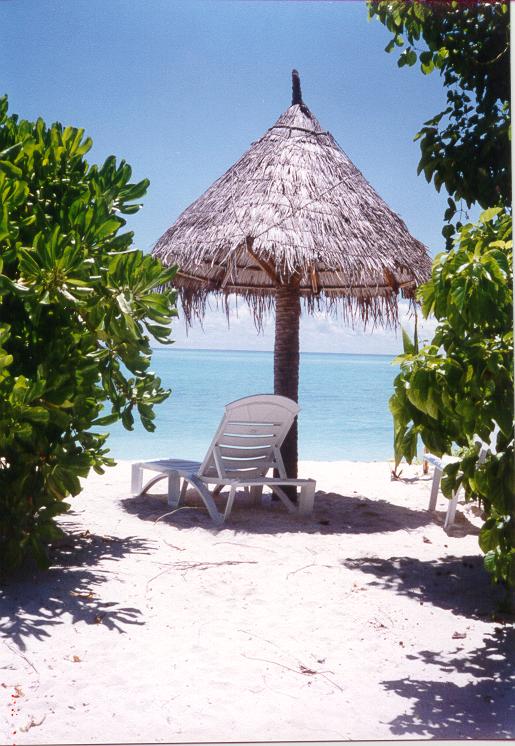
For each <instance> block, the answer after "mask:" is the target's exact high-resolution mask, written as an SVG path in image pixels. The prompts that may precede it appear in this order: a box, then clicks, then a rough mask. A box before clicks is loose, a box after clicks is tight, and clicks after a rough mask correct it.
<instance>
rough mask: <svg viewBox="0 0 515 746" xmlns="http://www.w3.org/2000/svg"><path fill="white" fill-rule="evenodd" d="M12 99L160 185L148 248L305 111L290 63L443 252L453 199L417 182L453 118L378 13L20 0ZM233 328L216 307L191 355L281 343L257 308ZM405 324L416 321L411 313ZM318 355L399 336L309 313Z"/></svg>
mask: <svg viewBox="0 0 515 746" xmlns="http://www.w3.org/2000/svg"><path fill="white" fill-rule="evenodd" d="M0 24H1V27H2V30H3V33H2V37H3V39H2V45H1V48H0V64H1V70H2V76H1V86H0V92H3V91H5V92H6V93H7V94H8V95H9V100H10V108H11V111H14V112H17V113H18V114H20V115H21V116H22V117H25V118H36V117H38V116H42V117H43V118H44V119H45V120H47V121H56V120H57V121H61V122H63V123H64V124H72V125H76V126H81V127H84V128H85V129H86V132H87V134H88V135H90V136H91V137H92V138H93V142H94V148H93V150H92V151H91V152H90V154H89V159H90V160H91V161H102V160H103V159H104V158H105V157H107V156H108V155H110V154H114V155H116V156H117V157H119V158H124V159H125V160H127V161H128V162H129V163H130V164H131V165H132V166H133V170H134V178H135V179H140V178H143V177H148V178H149V179H150V182H151V184H150V188H149V191H148V194H147V196H146V197H145V199H144V208H143V210H142V211H141V212H140V213H138V215H136V216H134V217H133V218H132V219H131V222H130V227H131V228H132V229H133V230H134V231H135V242H136V245H138V246H139V247H141V248H143V249H145V250H148V249H150V248H151V246H152V245H153V243H154V242H155V241H156V240H157V239H158V238H159V236H160V235H161V234H162V233H163V232H164V231H165V230H166V229H167V228H168V227H169V226H170V225H171V224H172V223H173V222H174V220H175V219H176V218H177V216H178V215H179V214H180V212H181V211H182V210H183V209H184V208H185V207H187V206H188V205H189V204H190V203H191V202H192V201H193V200H194V199H196V198H197V197H198V196H199V195H200V194H201V193H202V192H203V191H204V190H205V189H206V188H207V187H208V186H209V185H210V184H211V183H212V182H213V181H214V180H215V179H216V178H217V177H218V176H220V175H221V174H222V173H223V172H224V171H225V170H226V169H227V168H228V167H229V166H230V165H231V164H232V163H234V161H235V160H236V159H237V158H239V156H240V155H241V154H242V153H243V152H244V151H245V150H246V149H247V148H248V147H249V145H250V143H251V142H253V141H254V140H256V139H257V138H259V137H260V136H261V135H262V134H263V132H264V131H265V130H266V129H267V128H268V127H270V126H271V125H272V124H273V123H274V121H275V120H276V119H277V117H278V116H279V115H280V114H281V113H282V112H283V111H284V110H285V109H286V108H288V106H289V105H290V98H291V78H290V75H291V69H292V68H293V67H296V68H297V69H298V70H299V72H300V75H301V81H302V90H303V97H304V100H305V101H306V103H307V104H308V106H309V107H310V108H311V110H312V111H313V113H314V114H315V115H316V116H317V118H318V119H319V120H320V122H321V124H322V126H323V127H324V128H327V129H329V130H330V131H331V132H332V134H333V135H334V136H335V138H336V139H337V140H338V142H339V144H340V146H341V147H342V148H343V150H345V152H346V153H347V154H348V155H349V157H350V158H351V159H352V160H353V162H354V163H355V164H356V166H358V168H360V170H361V171H362V172H363V173H364V175H365V177H366V178H367V179H368V180H369V182H370V183H371V184H372V186H373V187H374V188H375V189H376V191H378V192H379V194H380V195H381V196H382V197H383V198H384V199H385V200H386V201H387V202H388V204H389V205H390V206H391V207H392V208H393V209H394V210H395V211H396V212H397V213H398V214H399V215H400V216H401V217H402V218H403V219H404V221H405V222H406V224H407V225H408V228H409V229H410V231H411V232H412V233H413V235H415V236H416V237H417V238H418V239H420V240H421V241H423V242H424V243H425V244H426V245H427V246H428V248H429V251H430V253H431V254H432V255H434V254H435V253H437V252H438V251H440V250H442V248H443V246H442V239H441V236H440V230H441V226H442V214H443V211H444V209H445V202H446V195H444V194H441V195H438V194H437V193H436V191H435V189H434V187H433V186H431V185H428V184H427V183H426V181H425V179H424V178H423V177H422V176H420V177H417V175H416V168H417V163H418V158H419V155H418V153H419V148H418V145H417V143H414V142H413V136H414V135H415V133H416V132H417V130H418V129H419V127H420V125H421V124H422V123H423V122H424V121H425V120H426V119H428V118H429V117H430V116H432V115H434V114H435V113H437V112H438V111H440V110H441V108H443V105H444V99H445V96H444V91H443V88H442V84H441V81H440V79H439V77H438V76H437V75H434V74H433V75H430V76H424V75H423V74H422V73H421V72H420V70H418V69H416V68H409V69H407V68H403V69H399V68H397V65H396V62H395V56H394V55H388V54H386V53H385V52H384V47H385V46H386V44H387V42H388V41H389V38H390V35H389V33H388V32H387V31H386V29H385V28H384V27H383V26H382V25H381V24H380V23H379V22H378V21H377V20H373V21H368V20H367V12H366V6H365V3H364V2H360V1H358V0H355V1H347V2H320V1H319V2H307V1H304V2H296V1H295V0H288V1H285V2H279V0H259V1H254V0H238V1H234V0H183V1H179V2H177V1H174V0H109V1H108V2H106V0H72V1H70V0H11V1H10V2H1V3H0ZM239 308H240V312H239V317H238V319H236V320H235V323H233V324H231V328H230V329H227V325H226V322H225V318H224V316H223V315H222V314H221V313H219V312H217V311H216V310H213V311H212V312H211V313H209V314H208V316H207V318H206V321H205V324H204V330H205V331H202V330H201V329H200V327H198V326H196V327H195V328H194V329H193V330H192V331H190V333H189V336H188V337H186V335H185V329H184V325H183V323H182V322H178V323H177V325H176V328H175V330H174V334H173V336H174V338H175V339H176V343H177V344H178V345H179V346H194V347H222V348H243V349H253V348H256V349H271V348H272V346H273V324H272V323H269V324H267V326H266V327H265V332H264V334H262V335H260V336H258V335H257V333H256V332H255V330H254V327H253V325H252V321H251V319H250V316H249V314H248V313H247V312H246V309H245V308H244V306H243V304H240V305H239ZM401 315H402V316H403V318H405V317H406V309H405V308H403V309H402V313H401ZM301 345H302V348H303V349H305V350H312V351H328V352H329V351H332V352H361V351H363V352H378V353H380V352H387V353H389V352H392V353H395V352H397V351H399V349H400V340H399V337H398V336H397V337H396V336H395V335H394V334H392V333H391V332H385V331H383V330H375V331H374V332H373V334H372V335H371V334H363V333H362V331H361V330H359V329H355V330H351V329H348V328H346V327H344V326H343V324H342V322H339V321H335V320H328V319H326V318H325V317H324V316H318V317H316V318H314V319H310V318H303V319H302V324H301Z"/></svg>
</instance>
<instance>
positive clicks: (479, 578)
mask: <svg viewBox="0 0 515 746" xmlns="http://www.w3.org/2000/svg"><path fill="white" fill-rule="evenodd" d="M342 564H343V565H344V566H345V567H348V568H350V569H352V570H360V571H361V572H363V573H366V574H368V575H373V576H375V580H371V581H370V582H369V584H370V585H371V586H373V587H376V588H383V589H385V590H392V591H394V592H395V593H398V594H400V595H403V596H407V597H409V598H411V599H413V600H415V601H418V602H419V603H420V604H431V605H433V606H438V607H440V608H442V609H447V610H449V611H452V612H453V613H454V614H455V615H457V616H464V617H470V618H472V617H473V618H484V617H489V616H490V615H491V613H492V611H493V610H494V609H495V608H496V605H497V604H498V603H499V602H500V601H501V600H502V591H501V589H500V587H498V586H494V585H493V584H492V582H491V580H490V576H489V575H488V573H487V572H486V570H485V569H484V566H483V559H482V557H480V556H478V555H468V556H464V557H453V556H448V557H441V558H438V559H431V560H427V561H425V560H421V559H417V558H415V557H390V558H389V559H381V558H379V557H357V558H355V559H354V558H348V559H345V560H342Z"/></svg>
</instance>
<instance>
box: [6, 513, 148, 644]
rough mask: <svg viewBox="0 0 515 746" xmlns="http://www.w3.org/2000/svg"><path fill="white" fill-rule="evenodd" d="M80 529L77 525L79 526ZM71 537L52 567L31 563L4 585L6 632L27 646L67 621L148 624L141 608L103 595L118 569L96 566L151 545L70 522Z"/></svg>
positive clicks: (118, 626)
mask: <svg viewBox="0 0 515 746" xmlns="http://www.w3.org/2000/svg"><path fill="white" fill-rule="evenodd" d="M74 529H75V530H74ZM66 530H67V532H69V533H68V534H67V536H66V538H65V539H64V540H63V541H61V542H60V544H59V546H57V547H54V548H53V550H52V555H51V566H50V569H49V570H47V571H39V570H35V569H34V568H28V567H25V568H23V569H21V570H19V571H18V572H17V573H16V574H15V575H13V576H11V577H10V578H9V579H8V581H7V582H4V584H3V587H2V588H1V589H0V603H1V607H0V608H1V616H0V637H3V638H6V639H8V640H10V641H12V642H14V643H15V645H16V646H17V647H18V648H19V649H20V650H24V649H25V642H24V641H25V639H26V638H29V637H35V638H37V639H39V640H41V639H43V638H45V637H49V629H51V628H52V627H54V626H55V625H58V624H62V623H64V621H65V618H66V621H70V619H71V622H72V623H76V622H86V623H88V624H102V625H103V626H104V627H106V628H107V629H110V630H114V629H116V630H118V632H122V631H123V628H122V625H126V624H143V621H141V620H140V616H141V612H140V610H139V609H135V608H130V607H125V608H122V607H120V606H119V605H118V604H117V603H116V602H115V601H103V600H101V599H100V598H99V597H98V595H97V594H98V590H99V588H100V587H101V586H102V584H103V583H104V581H105V577H106V575H110V574H111V573H116V570H115V569H114V568H113V570H107V569H100V568H97V567H95V566H96V565H98V563H99V562H101V561H102V560H106V559H107V560H110V561H113V562H118V561H119V560H121V559H123V558H124V557H126V556H127V555H128V554H131V553H134V552H138V553H145V554H148V553H150V550H151V545H150V544H149V543H148V542H145V541H143V540H141V539H138V538H136V537H133V536H128V537H125V538H123V539H120V538H115V537H113V536H97V535H94V534H91V533H89V531H82V532H81V533H79V531H78V530H77V529H76V527H73V526H70V524H67V525H66Z"/></svg>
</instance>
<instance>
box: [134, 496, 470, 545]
mask: <svg viewBox="0 0 515 746" xmlns="http://www.w3.org/2000/svg"><path fill="white" fill-rule="evenodd" d="M216 502H217V505H218V507H219V510H223V508H224V506H225V497H224V496H223V495H222V496H221V497H220V498H217V499H216ZM121 504H122V506H123V507H124V509H125V510H126V511H127V512H128V513H130V514H132V515H136V516H138V518H141V519H142V520H144V521H156V520H159V521H162V522H164V523H168V524H169V525H173V526H175V527H176V528H178V529H187V528H194V527H198V528H205V529H207V530H209V531H214V532H216V531H217V530H218V529H217V528H216V527H215V526H214V525H213V523H212V521H211V519H210V517H209V515H208V513H207V511H206V509H205V508H204V506H203V504H202V503H201V502H200V501H199V500H198V499H196V496H195V494H194V493H193V491H191V490H189V491H188V494H187V497H186V501H185V504H184V506H181V507H180V508H179V509H176V510H173V509H172V508H169V507H168V506H167V504H166V500H165V497H164V495H158V494H147V495H140V496H138V497H127V498H122V499H121ZM434 520H435V516H434V514H431V513H428V512H427V510H416V509H413V508H410V507H407V506H401V505H395V504H393V503H391V502H388V501H387V500H371V499H369V498H367V497H364V496H362V495H352V496H348V495H339V494H336V493H334V492H323V491H321V490H319V491H318V492H317V493H316V498H315V508H314V511H313V513H312V514H311V515H308V516H298V515H292V514H290V513H288V512H287V511H286V509H285V507H284V505H283V504H282V503H281V502H279V501H273V502H272V503H271V504H269V505H263V506H258V507H255V506H254V505H252V504H251V503H250V502H249V498H248V497H247V496H246V495H244V494H237V496H236V501H235V505H234V508H233V510H232V512H231V515H230V517H229V519H228V521H227V522H226V523H225V524H224V526H222V529H230V530H233V531H235V532H245V533H248V534H275V533H304V534H314V533H320V534H347V533H348V534H374V533H385V532H393V531H402V530H408V531H409V530H410V529H417V528H419V527H421V526H425V525H428V524H430V523H433V522H434ZM437 520H438V519H437ZM470 525H471V524H470Z"/></svg>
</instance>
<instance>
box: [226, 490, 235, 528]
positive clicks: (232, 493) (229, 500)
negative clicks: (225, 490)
mask: <svg viewBox="0 0 515 746" xmlns="http://www.w3.org/2000/svg"><path fill="white" fill-rule="evenodd" d="M235 495H236V487H235V485H232V486H231V490H230V492H229V497H228V498H227V503H226V505H225V513H224V521H225V520H226V519H227V518H228V517H229V515H230V513H231V510H232V505H233V502H234V497H235Z"/></svg>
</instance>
